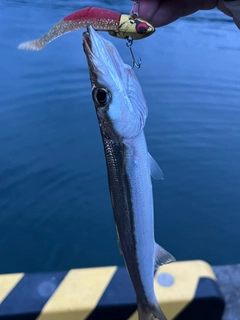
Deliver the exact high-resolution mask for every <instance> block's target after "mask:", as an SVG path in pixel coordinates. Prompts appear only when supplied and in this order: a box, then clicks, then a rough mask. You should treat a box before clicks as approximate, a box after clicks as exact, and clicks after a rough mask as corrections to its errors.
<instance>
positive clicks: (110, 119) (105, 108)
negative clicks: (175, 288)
mask: <svg viewBox="0 0 240 320" xmlns="http://www.w3.org/2000/svg"><path fill="white" fill-rule="evenodd" d="M83 47H84V51H85V54H86V57H87V61H88V66H89V73H90V80H91V84H92V98H93V101H94V104H95V108H96V113H97V118H98V122H99V126H100V131H101V135H102V140H103V145H104V151H105V157H106V162H107V170H108V182H109V189H110V195H111V200H112V207H113V212H114V218H115V223H116V228H117V236H118V243H119V248H120V252H121V253H122V255H123V257H124V261H125V264H126V267H127V270H128V272H129V275H130V278H131V281H132V283H133V286H134V289H135V292H136V298H137V304H138V312H139V319H140V320H150V319H152V317H155V318H157V319H160V320H166V317H165V316H164V314H163V312H162V310H161V309H160V307H159V305H158V302H157V299H156V296H155V293H154V286H153V277H154V272H155V271H156V269H157V267H158V266H159V265H162V264H165V263H170V262H172V261H175V259H174V257H173V256H172V255H171V254H170V253H169V252H167V251H165V250H164V249H163V248H162V247H160V246H159V245H158V244H156V242H155V239H154V221H153V195H152V183H151V175H152V176H153V177H155V178H162V171H161V169H160V167H159V166H158V165H157V164H156V162H155V161H154V160H153V158H152V157H151V156H150V154H149V153H148V150H147V145H146V140H145V136H144V132H143V129H144V126H145V121H146V118H147V113H148V109H147V106H146V102H145V99H144V96H143V93H142V89H141V86H140V84H139V82H138V80H137V78H136V76H135V74H134V71H133V70H132V68H131V67H130V66H128V65H126V64H124V62H123V61H122V59H121V57H120V55H119V53H118V51H117V49H116V48H115V47H114V46H113V44H112V43H111V42H109V41H107V40H105V39H104V38H103V37H101V36H100V35H99V34H98V33H97V32H96V31H94V29H93V28H92V27H91V26H89V27H88V30H87V32H85V33H84V34H83Z"/></svg>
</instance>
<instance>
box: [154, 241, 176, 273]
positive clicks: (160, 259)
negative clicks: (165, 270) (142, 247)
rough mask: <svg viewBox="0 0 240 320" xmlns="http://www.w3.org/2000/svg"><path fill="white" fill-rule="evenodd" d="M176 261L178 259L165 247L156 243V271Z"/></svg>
mask: <svg viewBox="0 0 240 320" xmlns="http://www.w3.org/2000/svg"><path fill="white" fill-rule="evenodd" d="M174 261H176V259H175V258H174V257H173V256H172V255H171V253H169V252H168V251H166V250H165V249H164V248H163V247H161V246H160V245H158V244H157V243H155V271H156V270H157V268H158V267H159V266H161V265H163V264H168V263H171V262H174Z"/></svg>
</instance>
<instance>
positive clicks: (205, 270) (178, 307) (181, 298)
mask: <svg viewBox="0 0 240 320" xmlns="http://www.w3.org/2000/svg"><path fill="white" fill-rule="evenodd" d="M163 272H167V273H169V274H171V275H172V276H173V277H174V280H175V282H174V284H173V285H172V286H171V287H162V286H161V285H159V284H158V282H157V277H158V275H159V274H160V273H163ZM201 277H207V278H210V279H213V280H216V277H215V275H214V273H213V271H212V268H211V266H210V265H209V264H208V263H206V262H205V261H202V260H195V261H186V262H184V261H183V262H174V263H172V264H167V265H164V266H161V267H160V268H159V269H158V271H157V274H156V278H155V283H154V288H155V293H156V296H157V298H158V301H159V303H160V306H161V308H162V310H163V312H164V314H165V315H166V317H167V319H168V320H172V319H174V317H175V316H176V315H177V314H179V313H180V312H181V311H182V310H183V309H184V308H186V306H187V305H188V304H189V303H190V302H191V301H192V300H193V298H194V295H195V292H196V289H197V285H198V281H199V278H201Z"/></svg>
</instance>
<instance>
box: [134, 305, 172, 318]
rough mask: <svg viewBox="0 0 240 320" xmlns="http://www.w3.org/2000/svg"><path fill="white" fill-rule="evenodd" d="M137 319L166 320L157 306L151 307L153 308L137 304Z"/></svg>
mask: <svg viewBox="0 0 240 320" xmlns="http://www.w3.org/2000/svg"><path fill="white" fill-rule="evenodd" d="M138 319H139V320H153V319H159V320H167V318H166V317H165V315H164V313H163V312H162V310H161V309H160V307H159V305H158V304H156V305H153V306H148V307H146V306H144V307H143V306H142V305H141V304H139V303H138Z"/></svg>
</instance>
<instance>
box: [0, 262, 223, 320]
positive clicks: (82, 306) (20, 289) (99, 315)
mask: <svg viewBox="0 0 240 320" xmlns="http://www.w3.org/2000/svg"><path fill="white" fill-rule="evenodd" d="M155 292H156V296H157V298H158V301H159V303H160V305H161V308H162V309H163V311H164V313H165V314H166V316H167V319H168V320H170V319H171V320H172V319H175V320H193V319H194V320H198V319H199V320H200V319H201V320H203V319H204V320H220V319H221V317H222V313H223V309H224V302H223V299H222V297H221V294H220V292H219V289H218V286H217V283H216V279H215V276H214V274H213V271H212V269H211V267H210V266H209V265H208V264H207V263H205V262H203V261H186V262H176V263H173V264H170V265H165V266H162V267H161V268H159V270H158V272H157V274H156V277H155ZM136 310H137V306H136V297H135V293H134V290H133V287H132V284H131V281H130V279H129V276H128V273H127V271H126V269H125V268H123V267H121V268H117V267H106V268H91V269H76V270H70V271H69V272H52V273H39V274H12V275H0V320H83V319H85V320H99V319H104V320H138V314H137V311H136Z"/></svg>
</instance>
